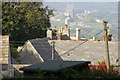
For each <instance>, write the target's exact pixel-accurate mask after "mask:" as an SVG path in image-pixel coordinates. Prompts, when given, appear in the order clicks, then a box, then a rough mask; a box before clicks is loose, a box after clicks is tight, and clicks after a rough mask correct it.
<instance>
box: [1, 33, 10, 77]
mask: <svg viewBox="0 0 120 80" xmlns="http://www.w3.org/2000/svg"><path fill="white" fill-rule="evenodd" d="M10 63H11V61H10V51H9V36H7V35H5V36H2V35H0V72H2V75H3V76H9V70H10Z"/></svg>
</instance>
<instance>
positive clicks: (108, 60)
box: [103, 20, 110, 71]
mask: <svg viewBox="0 0 120 80" xmlns="http://www.w3.org/2000/svg"><path fill="white" fill-rule="evenodd" d="M107 23H108V22H107V21H104V20H103V25H104V36H105V44H106V45H105V46H106V59H107V69H108V71H109V70H110V57H109V47H108V36H107Z"/></svg>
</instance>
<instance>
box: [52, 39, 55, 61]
mask: <svg viewBox="0 0 120 80" xmlns="http://www.w3.org/2000/svg"><path fill="white" fill-rule="evenodd" d="M54 54H55V42H54V41H53V42H52V60H54Z"/></svg>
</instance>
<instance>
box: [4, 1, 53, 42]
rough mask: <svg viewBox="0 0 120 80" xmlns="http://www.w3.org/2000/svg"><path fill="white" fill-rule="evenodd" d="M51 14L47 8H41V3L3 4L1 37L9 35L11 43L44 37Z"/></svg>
mask: <svg viewBox="0 0 120 80" xmlns="http://www.w3.org/2000/svg"><path fill="white" fill-rule="evenodd" d="M52 12H53V10H50V9H49V8H48V6H46V7H44V8H43V4H42V2H17V3H16V2H12V3H10V2H3V3H2V24H3V25H2V32H3V35H10V40H13V41H25V40H28V39H32V38H36V37H45V35H46V30H47V28H49V27H50V21H49V17H50V16H51V15H53V13H52Z"/></svg>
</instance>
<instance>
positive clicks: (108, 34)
mask: <svg viewBox="0 0 120 80" xmlns="http://www.w3.org/2000/svg"><path fill="white" fill-rule="evenodd" d="M110 32H111V31H110V30H108V31H107V37H108V41H111V40H112V34H111V33H110ZM103 41H105V36H104V35H103Z"/></svg>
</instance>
